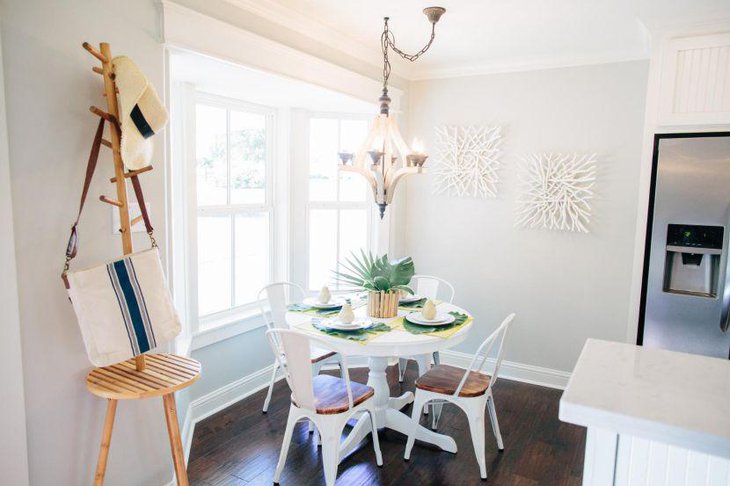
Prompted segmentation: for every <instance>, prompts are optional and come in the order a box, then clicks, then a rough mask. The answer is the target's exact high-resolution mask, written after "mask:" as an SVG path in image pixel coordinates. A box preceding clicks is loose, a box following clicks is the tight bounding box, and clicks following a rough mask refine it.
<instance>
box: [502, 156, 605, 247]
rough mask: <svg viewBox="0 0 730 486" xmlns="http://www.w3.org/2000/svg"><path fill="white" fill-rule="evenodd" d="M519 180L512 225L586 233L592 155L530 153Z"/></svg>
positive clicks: (592, 178) (592, 180) (593, 173)
mask: <svg viewBox="0 0 730 486" xmlns="http://www.w3.org/2000/svg"><path fill="white" fill-rule="evenodd" d="M521 179H522V184H523V188H524V192H523V194H522V196H520V197H519V199H518V209H517V221H516V223H515V224H516V225H518V226H522V227H526V228H545V229H551V230H560V231H576V232H582V233H588V223H589V221H590V217H591V206H590V203H589V201H590V200H591V199H592V198H593V190H592V188H593V184H594V183H595V180H596V156H595V154H583V155H579V154H556V153H538V154H531V155H530V156H529V157H528V158H527V159H526V160H525V163H524V164H523V167H522V173H521Z"/></svg>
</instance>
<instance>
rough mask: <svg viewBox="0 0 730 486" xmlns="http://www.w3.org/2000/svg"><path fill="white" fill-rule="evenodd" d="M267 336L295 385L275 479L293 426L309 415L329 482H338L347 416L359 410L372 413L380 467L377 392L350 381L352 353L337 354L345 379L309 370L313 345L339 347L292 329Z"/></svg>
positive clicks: (328, 485) (283, 369)
mask: <svg viewBox="0 0 730 486" xmlns="http://www.w3.org/2000/svg"><path fill="white" fill-rule="evenodd" d="M266 337H268V338H269V344H270V345H271V349H272V351H274V354H275V355H276V358H277V360H278V361H279V366H281V369H282V371H283V373H284V377H286V381H287V382H288V383H289V387H290V388H291V390H292V395H291V406H290V408H289V418H288V419H287V423H286V431H285V432H284V441H283V442H282V444H281V452H280V454H279V462H278V463H277V465H276V472H275V473H274V483H275V484H278V483H279V478H280V477H281V472H282V470H283V469H284V464H285V463H286V456H287V454H288V452H289V444H290V443H291V439H292V433H293V431H294V426H295V425H296V423H297V422H298V421H299V420H301V419H309V421H310V422H313V423H314V424H315V426H316V427H317V430H318V431H319V436H320V438H321V440H322V466H323V468H324V478H325V483H326V484H327V486H332V485H334V484H335V479H336V478H337V467H338V465H339V462H340V436H341V435H342V430H343V429H344V427H345V424H347V421H348V420H349V419H350V418H352V417H353V415H355V414H358V413H362V412H367V413H368V414H369V416H370V425H371V426H372V435H373V448H374V449H375V459H376V462H377V464H378V466H382V465H383V456H382V454H381V452H380V443H379V442H378V427H377V423H376V418H375V413H374V408H375V400H373V396H374V394H375V391H374V390H373V389H372V388H371V387H369V386H367V385H363V384H360V383H352V382H351V381H350V373H349V372H348V369H347V358H345V356H344V355H342V354H341V353H338V354H340V355H341V356H342V363H343V367H342V378H336V377H334V376H330V375H313V373H312V372H311V370H310V369H309V368H311V366H312V364H311V362H310V359H309V355H310V347H311V345H312V344H316V345H318V346H322V347H325V348H330V349H332V350H333V351H336V348H335V347H334V346H332V345H331V344H329V343H327V342H325V341H323V340H320V339H318V338H315V337H310V336H308V335H306V334H304V333H302V332H299V331H295V330H293V329H289V330H284V329H272V330H269V331H267V332H266Z"/></svg>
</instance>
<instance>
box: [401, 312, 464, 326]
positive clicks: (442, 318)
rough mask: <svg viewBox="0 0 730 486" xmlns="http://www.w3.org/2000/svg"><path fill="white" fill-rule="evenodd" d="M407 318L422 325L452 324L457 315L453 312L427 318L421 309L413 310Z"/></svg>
mask: <svg viewBox="0 0 730 486" xmlns="http://www.w3.org/2000/svg"><path fill="white" fill-rule="evenodd" d="M406 319H408V321H409V322H412V323H413V324H418V325H421V326H446V325H447V324H451V323H452V322H454V321H455V320H456V317H454V316H452V315H451V314H437V315H436V317H435V318H434V319H426V318H425V317H423V315H422V314H421V311H418V312H411V313H410V314H408V315H406Z"/></svg>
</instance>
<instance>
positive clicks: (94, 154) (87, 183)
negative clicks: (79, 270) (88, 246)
mask: <svg viewBox="0 0 730 486" xmlns="http://www.w3.org/2000/svg"><path fill="white" fill-rule="evenodd" d="M104 122H105V120H104V119H103V118H100V119H99V125H98V126H97V127H96V133H95V134H94V141H93V142H92V144H91V152H90V153H89V161H88V162H87V164H86V175H85V176H84V187H83V189H82V190H81V200H80V201H79V211H78V214H77V215H76V221H74V224H73V226H71V235H70V236H69V238H68V244H67V245H66V262H65V263H64V265H63V273H62V274H61V278H62V279H63V282H64V284H65V286H66V289H68V288H69V283H68V279H67V278H66V274H67V273H68V270H69V265H70V263H71V260H73V259H74V257H76V254H77V253H78V249H79V236H78V231H77V229H76V227H77V226H78V224H79V220H80V219H81V213H82V212H83V211H84V205H85V204H86V196H87V195H88V193H89V187H91V179H92V178H93V176H94V172H95V171H96V164H97V162H98V160H99V150H100V148H101V139H102V137H103V135H104ZM115 128H116V129H117V130H118V129H119V128H118V125H117V126H115ZM130 179H131V180H132V187H133V188H134V194H135V197H136V198H137V203H138V204H139V209H140V212H141V213H142V219H143V220H144V226H145V229H146V230H147V234H148V235H149V237H150V242H151V243H152V247H153V248H157V242H156V241H155V237H154V234H153V232H154V228H152V223H151V222H150V217H149V214H148V213H147V206H146V205H145V202H144V194H142V186H141V184H140V183H139V178H138V177H137V175H136V174H135V175H133V176H131V177H130Z"/></svg>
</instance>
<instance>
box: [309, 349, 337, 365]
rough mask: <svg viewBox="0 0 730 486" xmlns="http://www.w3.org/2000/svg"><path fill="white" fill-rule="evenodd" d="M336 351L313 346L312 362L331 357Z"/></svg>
mask: <svg viewBox="0 0 730 486" xmlns="http://www.w3.org/2000/svg"><path fill="white" fill-rule="evenodd" d="M335 354H337V353H335V352H334V351H330V350H328V349H318V348H312V353H311V357H312V364H314V363H319V362H320V361H324V360H326V359H330V358H331V357H332V356H334V355H335Z"/></svg>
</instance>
